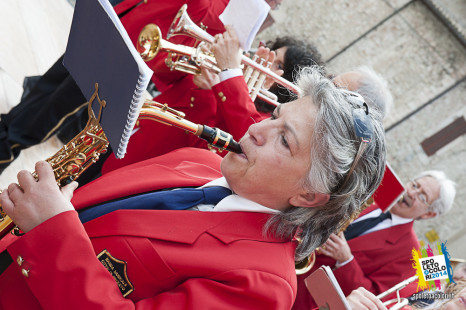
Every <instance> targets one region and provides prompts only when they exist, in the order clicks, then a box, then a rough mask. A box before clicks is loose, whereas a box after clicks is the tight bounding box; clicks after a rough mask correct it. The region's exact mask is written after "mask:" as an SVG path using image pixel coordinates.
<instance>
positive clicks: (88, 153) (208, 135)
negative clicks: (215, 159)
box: [0, 84, 242, 239]
mask: <svg viewBox="0 0 466 310" xmlns="http://www.w3.org/2000/svg"><path fill="white" fill-rule="evenodd" d="M95 87H96V90H95V92H94V94H93V95H92V97H91V99H90V100H89V103H88V106H87V107H88V108H87V110H88V114H89V121H88V122H87V124H86V127H85V128H84V129H83V130H82V131H81V132H80V133H79V134H78V135H77V136H76V137H74V138H73V139H72V140H71V141H70V142H68V143H67V144H66V145H64V146H63V147H62V148H61V149H60V150H59V151H58V152H57V153H56V154H55V155H53V156H51V157H49V158H48V159H46V161H47V162H48V163H49V164H50V165H51V166H52V169H53V172H54V174H55V180H56V181H57V184H58V186H60V187H62V186H65V185H66V184H69V183H70V182H72V181H73V180H76V179H77V178H78V177H79V176H80V175H81V174H82V173H83V172H84V171H85V170H86V169H87V168H89V167H90V166H91V165H92V164H93V163H95V162H96V161H97V160H98V159H99V157H100V154H104V153H105V152H106V151H107V148H108V139H107V137H106V135H105V133H104V131H103V129H102V126H101V125H100V123H99V120H100V117H101V113H102V108H104V107H105V105H106V102H105V100H101V99H100V98H99V96H98V85H97V84H96V86H95ZM94 99H97V101H98V103H99V104H100V110H99V115H98V116H97V117H95V115H94V111H93V110H92V102H93V101H94ZM139 119H150V120H153V121H157V122H160V123H163V124H165V125H169V126H175V127H177V128H180V129H183V130H185V131H187V132H190V133H192V134H194V135H196V136H198V137H199V138H201V139H204V140H206V141H207V142H208V143H209V145H211V146H213V147H215V148H218V149H219V150H227V151H231V152H235V153H242V150H241V146H240V144H239V143H238V142H236V141H235V140H234V139H233V137H232V136H231V134H229V133H226V132H224V131H222V130H220V129H218V128H212V127H209V126H207V125H199V124H196V123H193V122H190V121H188V120H186V119H184V113H182V112H179V111H176V110H174V109H172V108H170V107H168V106H167V105H166V104H160V103H158V102H155V101H150V100H147V101H146V102H145V103H144V105H143V107H142V109H141V112H140V114H139ZM33 176H34V178H36V179H37V174H36V173H35V172H33ZM0 193H1V191H0ZM9 231H11V232H12V233H13V234H14V235H17V236H20V235H21V232H20V229H19V228H18V227H17V226H15V224H14V223H13V221H12V220H11V218H10V217H9V216H8V215H6V213H5V212H4V211H3V209H2V206H1V204H0V239H1V238H3V236H5V235H6V234H7V233H8V232H9Z"/></svg>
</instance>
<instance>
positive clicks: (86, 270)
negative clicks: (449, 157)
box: [0, 69, 385, 310]
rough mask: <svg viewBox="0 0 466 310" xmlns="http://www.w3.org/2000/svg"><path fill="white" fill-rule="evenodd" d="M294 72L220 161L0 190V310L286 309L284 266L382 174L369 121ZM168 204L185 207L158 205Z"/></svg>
mask: <svg viewBox="0 0 466 310" xmlns="http://www.w3.org/2000/svg"><path fill="white" fill-rule="evenodd" d="M301 74H302V75H301V79H300V83H299V86H300V88H301V89H302V90H303V94H301V96H300V98H299V99H297V100H296V101H293V102H290V103H286V104H283V105H280V107H278V108H277V109H276V110H275V112H274V114H273V116H272V117H271V118H269V119H265V120H263V121H262V122H259V123H257V124H253V125H251V126H250V127H249V129H248V131H247V133H246V134H245V135H244V137H243V138H242V139H241V141H240V143H241V148H242V150H243V152H244V153H242V154H234V153H230V154H228V155H227V156H226V157H225V158H224V159H223V160H222V161H221V163H220V159H221V158H220V157H218V156H217V155H215V154H213V153H212V152H209V151H206V150H200V149H192V148H188V149H180V150H177V151H175V152H172V153H169V154H167V155H165V156H161V157H156V158H153V159H150V160H147V161H143V162H139V163H135V164H132V165H128V166H126V167H123V168H120V169H117V170H115V171H113V172H112V173H108V174H105V175H103V176H102V177H100V178H99V179H97V180H95V181H94V182H92V183H89V184H87V185H86V186H84V187H82V188H80V189H79V190H77V191H76V192H75V193H74V196H73V199H72V200H71V202H70V201H69V199H70V197H71V194H72V190H73V185H68V186H67V187H64V188H62V190H61V191H60V190H59V189H58V187H57V186H56V184H55V180H54V178H53V173H52V170H51V168H50V167H49V166H48V165H47V164H46V163H44V162H39V163H38V164H37V166H36V170H37V174H38V182H36V181H35V180H34V178H33V177H32V175H31V174H29V173H28V172H26V171H22V172H20V173H19V174H18V184H11V185H10V186H9V187H8V189H6V190H4V191H3V193H2V195H1V203H2V205H3V208H4V211H5V212H6V213H8V215H10V217H11V218H12V219H13V221H14V222H15V223H16V224H17V225H18V226H19V227H20V228H21V229H22V230H23V231H24V232H25V234H24V235H23V236H21V237H17V238H13V236H11V237H9V239H3V240H2V242H1V243H0V246H1V247H2V248H4V249H5V248H6V251H7V252H2V253H3V254H2V255H9V256H10V257H11V264H10V265H9V266H8V267H6V269H5V270H4V271H3V273H2V275H1V276H0V300H1V306H2V307H3V309H52V310H53V309H135V308H136V309H149V308H150V309H153V308H160V309H206V308H211V309H225V308H229V309H288V308H291V306H292V304H293V302H294V299H295V296H296V277H295V268H294V266H295V265H294V262H295V260H301V259H302V258H304V257H305V256H307V255H309V253H310V252H311V251H312V250H313V249H315V247H317V246H319V245H321V244H322V243H323V242H324V241H325V240H326V239H327V238H328V236H329V235H330V234H331V233H332V232H334V231H336V230H338V229H339V227H340V226H341V225H342V224H343V222H344V221H345V219H346V218H347V217H349V216H350V215H351V214H352V213H353V212H354V211H355V210H356V209H357V208H358V207H359V206H360V205H361V203H362V202H363V201H365V200H366V199H367V198H368V196H370V195H371V194H372V193H373V191H374V190H375V188H376V187H377V186H378V184H379V182H380V180H381V179H382V175H383V171H384V166H385V164H384V163H385V142H384V136H383V129H382V124H381V120H380V118H379V117H378V115H377V113H376V114H375V115H373V114H372V113H371V111H370V110H368V109H367V108H366V107H365V105H364V103H363V102H362V100H361V97H360V96H357V95H355V94H354V93H351V92H348V91H347V90H344V89H340V88H336V87H335V86H334V85H333V83H332V82H331V81H330V80H328V79H327V78H325V77H323V76H322V75H321V74H320V73H319V72H317V71H315V70H313V69H307V70H304V71H303V72H302V73H301ZM361 126H363V127H361ZM361 128H365V130H362V131H361ZM220 171H221V172H220ZM219 177H220V179H218V178H219ZM213 179H216V180H215V181H213V182H211V183H208V182H209V181H211V180H213ZM206 183H207V185H206V186H205V187H204V188H203V190H202V192H203V193H201V191H198V190H196V189H194V190H193V189H188V190H187V189H184V187H191V188H192V187H196V186H201V185H204V184H206ZM72 184H73V183H72ZM179 187H181V188H180V189H175V190H173V191H167V190H164V191H159V190H161V189H173V188H179ZM229 190H231V191H229ZM228 193H230V195H228ZM159 194H161V195H159ZM199 194H200V196H199ZM193 195H196V196H197V198H193V197H191V198H189V199H188V198H187V197H186V196H193ZM156 196H157V198H156ZM181 196H183V197H181ZM174 208H177V209H184V208H188V210H184V211H183V210H158V209H174ZM75 210H78V211H79V214H78V213H77V212H76V211H75ZM5 253H7V254H5ZM124 296H125V297H124Z"/></svg>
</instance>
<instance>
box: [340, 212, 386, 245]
mask: <svg viewBox="0 0 466 310" xmlns="http://www.w3.org/2000/svg"><path fill="white" fill-rule="evenodd" d="M389 218H392V214H391V213H390V212H387V213H383V212H382V214H380V215H379V216H376V217H371V218H368V219H365V220H362V221H359V222H356V223H353V224H351V225H349V226H348V228H346V230H345V232H344V234H345V238H346V240H351V239H353V238H356V237H358V236H359V235H361V234H363V233H364V232H366V231H368V230H369V229H371V228H372V227H375V226H376V225H377V224H378V223H381V222H383V221H384V220H386V219H389Z"/></svg>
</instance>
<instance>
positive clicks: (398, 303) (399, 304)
mask: <svg viewBox="0 0 466 310" xmlns="http://www.w3.org/2000/svg"><path fill="white" fill-rule="evenodd" d="M417 279H419V277H418V276H412V277H410V278H408V279H406V280H404V281H402V282H400V283H398V284H397V285H395V286H393V287H392V288H390V289H388V290H386V291H385V292H383V293H381V294H379V295H377V298H378V299H380V300H382V299H383V298H385V297H387V296H388V295H390V294H392V293H394V292H396V298H394V299H390V300H387V301H386V302H384V303H383V305H384V306H388V305H391V304H394V305H393V306H391V307H390V310H399V309H401V308H403V307H404V306H406V305H407V304H408V302H409V301H408V299H407V298H400V290H401V289H403V288H405V287H406V286H407V285H408V284H410V283H412V282H414V281H416V280H417Z"/></svg>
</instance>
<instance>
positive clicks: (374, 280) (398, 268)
mask: <svg viewBox="0 0 466 310" xmlns="http://www.w3.org/2000/svg"><path fill="white" fill-rule="evenodd" d="M348 245H349V246H350V248H351V252H352V253H353V256H354V258H353V260H352V261H351V262H350V263H348V264H346V265H344V266H342V267H340V268H337V269H334V270H333V273H334V274H335V277H336V279H337V280H338V283H339V284H340V287H341V288H342V290H343V293H344V294H345V296H348V295H349V294H350V293H351V291H352V290H355V289H357V288H358V287H360V286H362V287H364V288H366V289H367V290H369V291H371V292H372V293H375V294H379V293H381V292H384V291H386V290H387V289H389V288H391V287H392V286H394V285H395V284H398V283H399V282H401V281H402V280H406V279H407V278H409V277H411V276H413V275H414V274H415V270H414V269H413V268H412V267H411V264H412V262H411V259H412V254H411V251H412V249H413V248H416V249H418V248H419V242H418V239H417V237H416V234H415V232H414V230H413V222H410V223H407V224H402V225H398V226H393V227H391V228H387V229H382V230H379V231H375V232H372V233H369V234H366V235H363V236H360V237H356V238H354V239H351V240H349V241H348ZM322 265H327V266H330V267H331V268H333V267H334V266H335V260H333V259H331V258H329V257H328V256H325V255H317V257H316V262H315V265H314V267H313V268H312V269H311V271H309V272H308V273H306V274H304V275H300V276H298V295H297V297H296V302H295V304H294V305H293V309H296V310H298V309H303V310H304V309H306V310H308V309H312V308H313V307H315V306H316V305H315V303H314V301H313V300H312V297H311V295H310V294H309V291H308V290H307V288H306V286H305V284H304V279H305V278H307V277H308V276H309V274H310V273H312V272H313V271H314V270H316V269H317V268H319V267H320V266H322ZM413 288H414V287H413V286H410V287H408V288H405V289H403V290H401V292H400V293H401V296H404V297H406V296H411V295H412V294H413V293H415V291H413ZM414 289H415V288H414Z"/></svg>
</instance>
